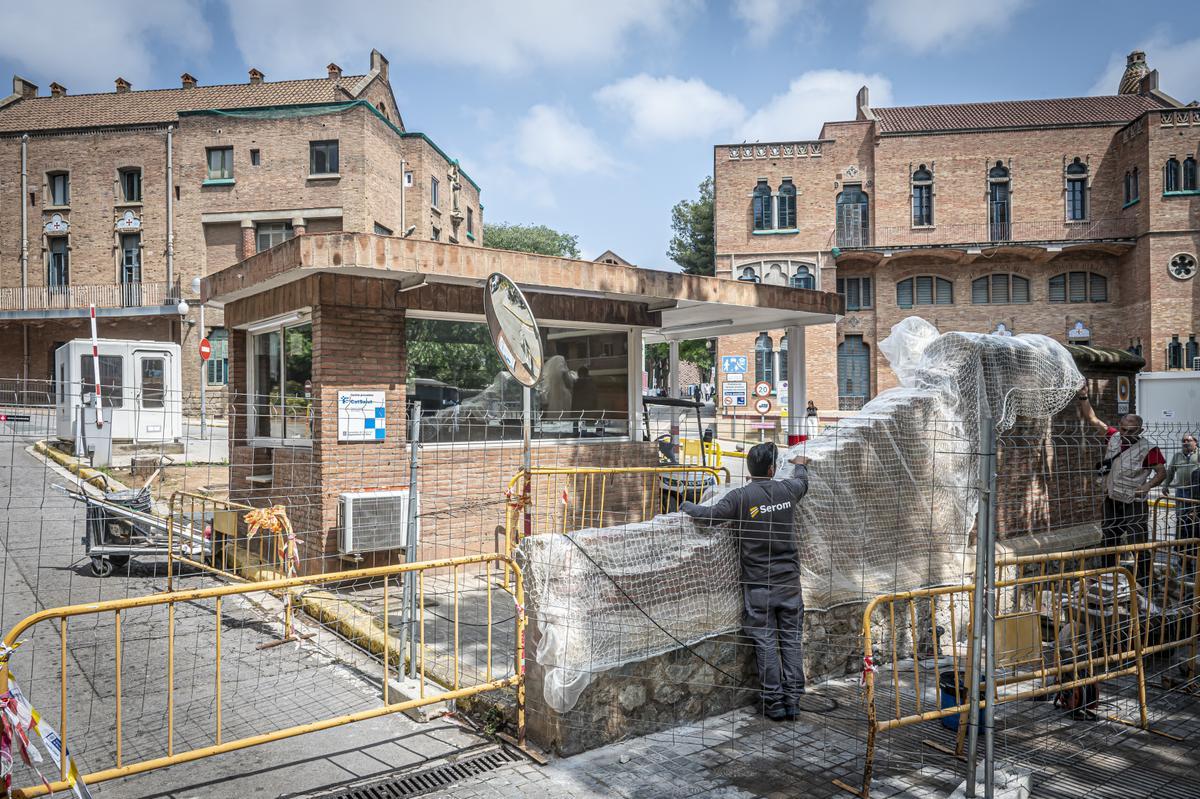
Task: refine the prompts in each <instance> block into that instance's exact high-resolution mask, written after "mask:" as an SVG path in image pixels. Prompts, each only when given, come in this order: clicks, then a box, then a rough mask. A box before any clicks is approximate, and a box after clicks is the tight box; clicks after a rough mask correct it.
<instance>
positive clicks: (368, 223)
mask: <svg viewBox="0 0 1200 799" xmlns="http://www.w3.org/2000/svg"><path fill="white" fill-rule="evenodd" d="M370 67H371V68H370V70H369V71H368V72H367V73H366V74H360V75H343V74H342V69H341V67H339V66H338V65H336V64H330V65H328V67H327V73H326V75H325V76H324V77H320V78H313V79H306V80H288V81H267V80H266V79H265V77H264V76H263V74H262V73H261V72H260V71H258V70H257V69H251V70H250V72H249V77H248V80H247V82H246V83H242V84H231V85H221V86H203V85H200V84H199V83H198V81H197V79H196V78H194V77H193V76H191V75H189V74H186V73H185V74H184V75H183V76H182V78H181V86H180V87H179V88H173V89H152V90H146V91H135V90H134V89H133V88H132V87H131V86H130V85H129V83H128V82H127V81H125V80H124V79H122V78H117V79H116V85H115V91H113V92H111V93H102V94H83V95H72V94H70V93H69V92H68V91H67V90H66V89H65V88H64V87H62V86H60V85H59V84H57V83H54V84H51V87H50V90H51V91H50V95H49V96H46V95H39V92H38V87H37V86H35V85H33V84H31V83H29V82H28V81H26V80H24V79H22V78H20V77H14V78H13V93H12V94H11V95H10V96H9V97H7V98H3V99H0V380H3V381H4V383H5V384H6V387H7V388H8V390H16V391H20V390H21V388H26V389H29V391H30V394H31V395H37V394H38V392H40V391H44V390H45V388H46V384H45V383H44V382H43V381H46V380H52V379H53V375H52V374H51V372H52V366H51V364H52V361H53V352H54V350H55V349H56V348H57V347H58V346H59V345H60V344H61V343H63V342H65V341H69V340H71V339H73V338H77V337H80V336H86V335H88V320H87V317H88V314H89V311H88V305H89V304H91V303H94V304H95V305H96V307H97V316H98V318H99V333H100V335H101V336H102V337H106V338H120V339H151V340H162V341H175V342H179V343H181V344H182V345H183V351H184V354H185V355H184V375H185V377H184V386H182V390H183V392H184V396H185V398H192V397H194V396H195V395H196V394H197V392H198V387H199V382H200V380H202V379H203V380H205V381H206V382H207V384H208V385H209V386H210V387H213V388H215V389H217V391H218V396H217V397H215V398H214V399H215V400H216V401H215V402H210V408H213V409H216V410H218V411H219V410H220V409H222V408H223V406H224V403H223V402H222V401H221V399H220V397H219V392H220V391H221V390H223V387H224V385H225V384H226V382H227V380H228V372H229V367H228V360H227V349H228V344H227V342H228V334H227V333H226V331H225V329H224V327H223V319H222V314H221V312H220V310H219V309H217V308H210V309H207V314H206V318H205V320H204V321H205V330H204V331H200V330H198V329H197V328H198V326H199V318H198V313H197V310H198V309H197V306H198V304H199V295H198V294H197V293H196V292H195V291H194V289H193V285H194V284H193V281H194V280H195V279H196V278H198V277H203V276H204V275H207V274H209V273H211V272H215V271H217V270H220V269H222V268H224V267H227V266H229V265H231V264H234V263H237V262H238V261H240V260H243V259H244V258H247V257H249V256H251V255H253V254H255V253H256V252H260V251H262V250H265V249H268V248H270V247H272V246H275V245H277V244H279V243H281V242H283V241H285V240H286V239H289V238H291V237H293V236H299V235H303V234H304V233H318V232H330V231H349V232H366V233H379V234H384V235H397V236H401V235H404V234H406V233H407V234H408V235H409V236H411V237H414V238H424V239H434V240H442V241H450V242H456V243H459V244H462V245H464V246H475V245H482V243H483V208H482V206H481V205H480V203H479V187H478V186H477V185H476V184H475V183H474V182H473V181H472V180H471V179H470V177H468V176H467V175H466V174H465V173H463V172H460V171H459V170H458V167H457V164H456V163H455V162H454V161H452V160H451V159H450V158H449V157H448V156H447V155H446V154H445V153H444V152H442V151H441V150H440V149H439V148H438V147H437V145H436V144H434V143H433V141H432V140H431V139H429V138H428V137H427V136H425V135H424V134H422V133H417V132H414V131H409V130H406V129H405V126H404V121H403V119H402V118H401V115H400V112H399V109H398V108H397V107H396V100H395V97H394V95H393V94H392V89H391V85H390V83H389V79H388V61H387V59H386V58H384V57H383V55H382V54H380V53H379V52H378V51H372V53H371V57H370ZM181 301H184V302H186V303H189V305H190V307H189V308H187V309H185V308H184V306H183V305H181V304H180V303H181ZM202 334H203V335H207V336H208V337H209V339H210V340H211V341H212V342H213V350H214V353H213V359H212V360H211V361H210V363H209V364H208V366H207V367H206V368H201V364H200V361H199V356H198V355H197V354H196V353H197V349H196V345H197V343H198V341H199V339H200V337H201V335H202ZM129 388H131V387H126V397H125V400H124V401H126V402H131V401H134V400H133V396H131V394H130V392H129ZM168 388H169V389H172V388H180V387H168ZM34 398H35V397H34V396H31V399H34Z"/></svg>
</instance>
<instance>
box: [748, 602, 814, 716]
mask: <svg viewBox="0 0 1200 799" xmlns="http://www.w3.org/2000/svg"><path fill="white" fill-rule="evenodd" d="M742 598H743V609H742V628H743V629H744V630H745V632H746V635H747V636H749V637H750V639H751V640H752V641H754V652H755V655H756V656H757V657H758V681H759V682H760V683H762V698H763V704H764V705H765V706H766V707H771V706H772V705H778V704H780V703H782V702H790V703H792V704H796V703H797V702H798V701H799V698H800V691H801V690H803V688H804V647H803V645H802V643H801V637H802V635H803V632H804V594H803V593H802V592H801V590H800V581H799V580H797V581H796V584H795V585H788V586H780V585H772V586H766V585H746V586H745V587H744V588H743V590H742Z"/></svg>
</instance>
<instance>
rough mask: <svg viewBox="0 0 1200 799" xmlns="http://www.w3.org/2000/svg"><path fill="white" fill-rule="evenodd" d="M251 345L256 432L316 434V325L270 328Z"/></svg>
mask: <svg viewBox="0 0 1200 799" xmlns="http://www.w3.org/2000/svg"><path fill="white" fill-rule="evenodd" d="M253 339H254V341H253V344H252V345H251V349H250V352H251V358H252V359H253V362H252V363H251V376H252V378H253V381H254V382H253V385H252V388H251V392H252V407H253V409H254V435H255V436H258V437H260V438H273V439H290V440H296V439H311V438H312V421H313V420H312V398H311V397H310V396H308V394H307V392H306V391H305V385H306V384H308V383H310V381H311V380H312V325H311V324H307V323H306V324H302V325H296V326H294V327H286V328H281V329H279V330H270V331H267V332H265V333H259V334H258V335H255V336H253Z"/></svg>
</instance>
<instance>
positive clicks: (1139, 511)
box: [1100, 497, 1150, 581]
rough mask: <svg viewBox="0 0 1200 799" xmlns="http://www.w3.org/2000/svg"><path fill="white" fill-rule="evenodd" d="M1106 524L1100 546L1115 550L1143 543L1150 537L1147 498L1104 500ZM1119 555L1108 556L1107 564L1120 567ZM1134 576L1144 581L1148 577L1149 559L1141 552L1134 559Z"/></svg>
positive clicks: (1104, 521) (1106, 558) (1104, 520)
mask: <svg viewBox="0 0 1200 799" xmlns="http://www.w3.org/2000/svg"><path fill="white" fill-rule="evenodd" d="M1103 513H1104V515H1103V521H1102V522H1101V523H1100V533H1101V542H1100V545H1101V546H1105V547H1115V546H1120V545H1121V544H1144V543H1145V542H1146V540H1147V538H1148V537H1149V535H1148V532H1147V522H1148V519H1147V516H1148V513H1149V511H1148V510H1147V507H1146V501H1145V500H1144V499H1139V500H1135V501H1134V502H1119V501H1117V500H1115V499H1113V498H1112V497H1105V498H1104V506H1103ZM1117 560H1118V558H1117V556H1116V555H1106V556H1105V558H1104V565H1105V566H1107V567H1112V566H1116V565H1117ZM1134 563H1135V572H1134V577H1135V579H1137V580H1139V581H1144V580H1146V579H1147V578H1148V577H1149V574H1150V571H1149V567H1150V558H1149V556H1148V555H1147V553H1145V552H1139V553H1138V554H1137V555H1136V556H1135V558H1134Z"/></svg>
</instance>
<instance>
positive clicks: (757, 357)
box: [754, 333, 775, 388]
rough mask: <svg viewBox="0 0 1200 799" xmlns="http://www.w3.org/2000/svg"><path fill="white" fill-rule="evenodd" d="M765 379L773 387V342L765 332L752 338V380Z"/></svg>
mask: <svg viewBox="0 0 1200 799" xmlns="http://www.w3.org/2000/svg"><path fill="white" fill-rule="evenodd" d="M763 381H766V382H768V383H770V384H771V388H774V387H775V344H774V342H772V341H771V337H770V336H769V335H767V334H766V333H759V334H758V338H757V339H755V340H754V382H756V383H761V382H763Z"/></svg>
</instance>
